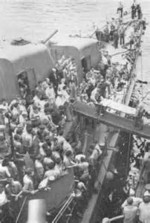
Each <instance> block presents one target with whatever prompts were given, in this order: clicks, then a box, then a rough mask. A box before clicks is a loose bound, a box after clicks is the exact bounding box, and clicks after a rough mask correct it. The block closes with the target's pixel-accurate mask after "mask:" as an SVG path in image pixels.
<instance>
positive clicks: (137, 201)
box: [121, 188, 142, 208]
mask: <svg viewBox="0 0 150 223" xmlns="http://www.w3.org/2000/svg"><path fill="white" fill-rule="evenodd" d="M129 196H130V198H132V199H133V204H132V205H134V206H137V207H138V206H139V204H140V203H141V202H142V198H140V197H135V191H134V190H133V189H132V188H131V189H130V191H129ZM126 205H127V200H125V201H124V202H123V204H122V205H121V208H124V207H125V206H126Z"/></svg>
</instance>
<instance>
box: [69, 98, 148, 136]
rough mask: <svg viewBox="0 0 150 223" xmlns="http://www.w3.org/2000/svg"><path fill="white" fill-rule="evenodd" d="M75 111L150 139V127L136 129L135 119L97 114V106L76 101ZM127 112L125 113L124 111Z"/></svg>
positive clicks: (108, 113)
mask: <svg viewBox="0 0 150 223" xmlns="http://www.w3.org/2000/svg"><path fill="white" fill-rule="evenodd" d="M73 110H74V111H75V112H77V113H79V114H82V115H84V116H87V117H89V118H92V119H96V120H98V121H100V122H101V123H103V124H106V125H110V126H113V127H115V128H119V129H121V130H123V131H126V132H130V133H132V134H135V135H139V136H141V137H144V138H147V139H150V125H143V129H142V130H141V129H138V128H137V127H135V126H134V125H135V124H134V123H135V121H134V119H129V118H126V117H121V116H119V115H117V114H114V113H110V112H107V111H105V113H104V114H103V115H98V114H97V109H96V106H94V105H88V104H86V103H83V102H80V101H76V102H74V103H73ZM124 112H125V111H124Z"/></svg>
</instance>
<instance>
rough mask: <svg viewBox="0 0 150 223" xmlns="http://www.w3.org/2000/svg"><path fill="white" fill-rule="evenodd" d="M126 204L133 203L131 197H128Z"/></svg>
mask: <svg viewBox="0 0 150 223" xmlns="http://www.w3.org/2000/svg"><path fill="white" fill-rule="evenodd" d="M127 204H128V205H132V204H133V198H132V197H128V199H127Z"/></svg>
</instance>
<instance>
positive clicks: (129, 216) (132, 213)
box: [123, 197, 138, 223]
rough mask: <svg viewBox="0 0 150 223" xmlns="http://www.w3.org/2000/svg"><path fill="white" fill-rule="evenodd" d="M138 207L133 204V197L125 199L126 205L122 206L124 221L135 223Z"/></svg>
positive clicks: (125, 222)
mask: <svg viewBox="0 0 150 223" xmlns="http://www.w3.org/2000/svg"><path fill="white" fill-rule="evenodd" d="M137 212H138V207H136V206H134V205H133V198H132V197H129V198H128V199H127V205H126V206H125V207H124V208H123V215H124V221H123V222H124V223H136V221H137Z"/></svg>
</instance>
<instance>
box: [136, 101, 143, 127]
mask: <svg viewBox="0 0 150 223" xmlns="http://www.w3.org/2000/svg"><path fill="white" fill-rule="evenodd" d="M144 112H145V110H144V108H143V106H142V105H139V106H138V107H137V111H136V117H135V127H137V128H138V129H140V130H142V129H143V119H142V117H143V115H144Z"/></svg>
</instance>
